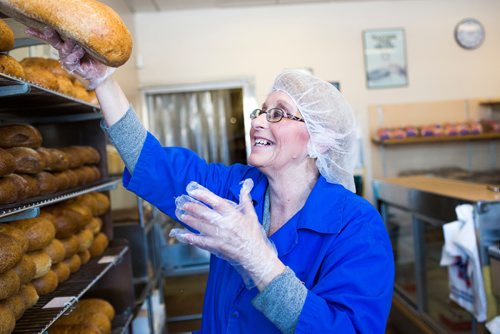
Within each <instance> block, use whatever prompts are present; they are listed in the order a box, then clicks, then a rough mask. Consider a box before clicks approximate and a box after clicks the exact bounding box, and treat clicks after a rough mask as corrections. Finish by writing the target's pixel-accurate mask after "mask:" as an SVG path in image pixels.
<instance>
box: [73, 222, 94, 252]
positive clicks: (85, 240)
mask: <svg viewBox="0 0 500 334" xmlns="http://www.w3.org/2000/svg"><path fill="white" fill-rule="evenodd" d="M76 237H77V238H78V243H79V246H80V247H79V248H78V253H80V252H83V251H86V250H87V249H89V248H90V246H91V245H92V242H93V241H94V233H93V232H92V231H91V230H90V229H88V228H85V229H83V230H81V231H80V232H78V234H77V235H76Z"/></svg>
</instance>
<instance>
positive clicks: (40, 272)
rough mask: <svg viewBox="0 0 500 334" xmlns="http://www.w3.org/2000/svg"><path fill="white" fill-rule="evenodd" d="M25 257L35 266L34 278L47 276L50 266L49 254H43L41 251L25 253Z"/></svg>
mask: <svg viewBox="0 0 500 334" xmlns="http://www.w3.org/2000/svg"><path fill="white" fill-rule="evenodd" d="M25 256H28V257H30V258H31V259H32V260H33V262H35V266H36V274H35V277H34V278H39V277H42V276H44V275H45V274H47V273H48V272H49V270H50V267H51V266H52V260H51V259H50V256H49V254H47V253H45V252H44V251H43V250H40V251H36V252H30V253H26V255H25Z"/></svg>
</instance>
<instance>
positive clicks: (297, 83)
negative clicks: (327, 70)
mask: <svg viewBox="0 0 500 334" xmlns="http://www.w3.org/2000/svg"><path fill="white" fill-rule="evenodd" d="M272 90H273V91H282V92H284V93H286V94H287V95H288V96H290V97H291V98H292V100H293V101H294V102H295V104H296V105H297V107H298V109H299V111H300V113H301V114H302V117H303V118H304V120H305V123H306V127H307V131H308V132H309V136H310V140H309V143H308V148H307V149H308V154H309V156H310V157H311V158H315V159H316V166H317V167H318V169H319V172H320V174H321V175H323V177H325V179H326V180H327V181H328V182H330V183H339V184H341V185H343V186H344V187H345V188H346V189H349V190H351V191H352V192H354V191H355V186H354V177H353V168H354V162H355V161H354V156H355V147H354V144H355V139H356V132H355V120H354V114H353V112H352V108H351V106H350V105H349V104H348V103H347V101H346V100H345V98H344V97H343V96H342V94H340V92H339V91H338V90H337V89H336V88H335V87H334V86H333V85H332V84H330V83H328V82H326V81H324V80H321V79H319V78H317V77H314V76H312V75H310V74H306V73H304V72H301V71H296V70H295V71H285V72H283V73H281V74H280V75H278V77H277V78H276V80H275V82H274V84H273V88H272Z"/></svg>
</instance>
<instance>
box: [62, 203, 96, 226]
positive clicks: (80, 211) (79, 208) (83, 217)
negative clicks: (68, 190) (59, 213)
mask: <svg viewBox="0 0 500 334" xmlns="http://www.w3.org/2000/svg"><path fill="white" fill-rule="evenodd" d="M61 206H63V207H64V210H67V211H69V212H71V213H73V214H74V215H75V217H77V218H76V222H77V224H78V230H81V229H83V228H85V227H86V226H87V224H88V223H89V222H90V220H91V219H92V211H90V209H89V208H87V207H86V206H84V205H81V204H78V203H75V202H73V201H66V202H64V203H62V204H61Z"/></svg>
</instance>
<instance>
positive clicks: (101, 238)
mask: <svg viewBox="0 0 500 334" xmlns="http://www.w3.org/2000/svg"><path fill="white" fill-rule="evenodd" d="M108 244H109V239H108V237H107V236H106V234H104V233H102V232H100V233H98V234H97V235H96V236H95V238H94V241H93V242H92V245H91V246H90V248H89V252H90V256H91V257H96V256H100V255H101V254H102V253H103V252H104V250H105V249H106V248H107V247H108Z"/></svg>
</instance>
